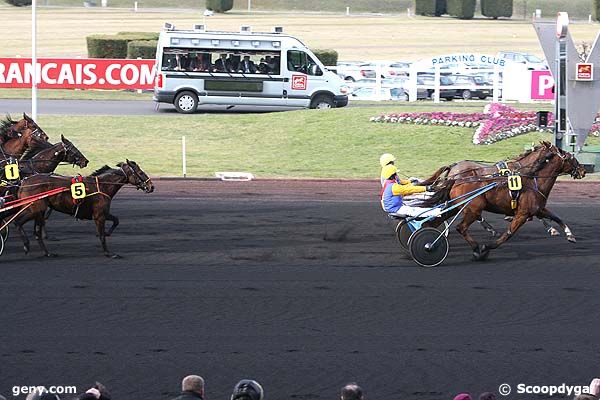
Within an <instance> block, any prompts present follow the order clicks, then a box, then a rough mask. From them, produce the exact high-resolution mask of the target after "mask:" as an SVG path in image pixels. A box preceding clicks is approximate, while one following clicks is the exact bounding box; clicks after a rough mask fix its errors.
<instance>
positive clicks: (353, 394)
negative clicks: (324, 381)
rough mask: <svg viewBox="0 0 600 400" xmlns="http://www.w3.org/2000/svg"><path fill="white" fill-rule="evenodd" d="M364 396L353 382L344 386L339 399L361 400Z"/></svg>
mask: <svg viewBox="0 0 600 400" xmlns="http://www.w3.org/2000/svg"><path fill="white" fill-rule="evenodd" d="M364 398H365V395H364V393H363V390H362V388H361V387H360V386H358V385H357V384H356V383H354V382H352V383H349V384H347V385H346V386H344V387H343V388H342V390H341V393H340V399H341V400H363V399H364Z"/></svg>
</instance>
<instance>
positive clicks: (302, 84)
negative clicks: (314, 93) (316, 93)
mask: <svg viewBox="0 0 600 400" xmlns="http://www.w3.org/2000/svg"><path fill="white" fill-rule="evenodd" d="M306 78H307V77H306V75H292V90H306Z"/></svg>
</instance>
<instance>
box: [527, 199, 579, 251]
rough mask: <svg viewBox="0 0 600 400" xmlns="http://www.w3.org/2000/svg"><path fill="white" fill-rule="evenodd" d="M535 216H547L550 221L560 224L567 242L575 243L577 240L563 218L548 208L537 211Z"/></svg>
mask: <svg viewBox="0 0 600 400" xmlns="http://www.w3.org/2000/svg"><path fill="white" fill-rule="evenodd" d="M537 217H538V218H548V219H551V220H552V221H554V222H556V223H557V224H558V225H560V227H561V228H562V230H563V231H565V235H566V236H567V240H568V241H569V242H571V243H575V242H576V241H577V239H575V235H573V232H571V229H569V227H568V226H567V224H565V223H564V222H563V220H562V219H560V217H559V216H558V215H556V214H554V213H553V212H552V211H550V210H548V209H547V208H545V207H544V208H542V209H541V210H540V211H538V213H537ZM542 221H543V220H542Z"/></svg>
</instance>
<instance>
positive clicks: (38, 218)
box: [34, 212, 56, 257]
mask: <svg viewBox="0 0 600 400" xmlns="http://www.w3.org/2000/svg"><path fill="white" fill-rule="evenodd" d="M45 224H46V219H45V218H44V213H43V212H39V213H37V214H36V215H35V225H34V226H35V228H36V229H37V231H36V238H37V241H38V244H39V245H40V249H42V251H43V252H44V255H45V256H46V257H56V254H52V253H50V252H49V251H48V248H47V247H46V243H45V242H44V225H45Z"/></svg>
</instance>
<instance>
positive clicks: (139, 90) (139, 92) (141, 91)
mask: <svg viewBox="0 0 600 400" xmlns="http://www.w3.org/2000/svg"><path fill="white" fill-rule="evenodd" d="M135 4H137V1H136V2H135ZM137 59H138V60H141V59H142V57H138V58H137ZM137 93H138V94H142V93H143V90H142V89H138V90H137Z"/></svg>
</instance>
